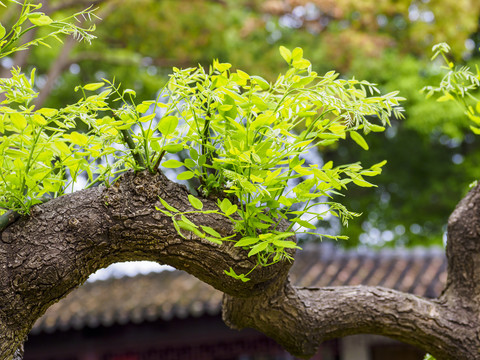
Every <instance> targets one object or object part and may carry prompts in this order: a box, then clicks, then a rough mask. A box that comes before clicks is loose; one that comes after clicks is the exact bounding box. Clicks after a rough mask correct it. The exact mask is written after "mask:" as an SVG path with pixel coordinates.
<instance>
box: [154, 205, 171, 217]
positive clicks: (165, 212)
mask: <svg viewBox="0 0 480 360" xmlns="http://www.w3.org/2000/svg"><path fill="white" fill-rule="evenodd" d="M155 210H157V211H160V212H161V213H162V214H165V215H167V216H173V214H172V213H171V212H170V211H167V210H163V209H160V208H159V207H158V206H155Z"/></svg>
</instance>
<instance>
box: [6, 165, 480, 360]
mask: <svg viewBox="0 0 480 360" xmlns="http://www.w3.org/2000/svg"><path fill="white" fill-rule="evenodd" d="M158 196H161V197H162V198H163V199H165V200H166V201H167V202H168V203H169V204H171V205H172V206H174V207H176V208H178V209H180V210H193V209H191V206H190V203H189V201H188V198H187V196H188V191H187V189H186V188H185V187H184V186H182V185H178V184H175V183H173V182H171V181H169V180H167V179H166V178H165V177H164V176H163V175H162V174H157V175H150V174H149V173H148V172H141V173H137V174H134V173H133V172H129V173H126V174H125V175H124V176H123V177H122V178H121V179H119V180H118V181H117V183H116V184H115V185H113V186H112V187H110V188H108V189H107V188H103V187H98V188H91V189H88V190H84V191H80V192H77V193H74V194H69V195H65V196H62V197H60V198H58V199H54V200H51V201H49V202H47V203H45V204H42V205H39V206H36V207H34V208H33V209H32V210H31V213H30V215H29V216H24V217H22V218H20V219H19V220H18V221H17V222H15V223H14V224H12V225H11V226H9V227H8V228H7V229H5V230H4V231H3V232H2V236H1V241H0V269H1V271H0V303H1V306H0V333H1V334H2V336H1V337H0V354H1V355H0V359H17V358H19V356H20V357H21V355H20V353H21V351H20V347H21V345H22V344H23V341H24V340H25V338H26V335H27V334H28V332H29V331H30V329H31V328H32V326H33V324H34V322H35V321H36V320H37V319H38V318H39V317H40V316H42V314H43V313H44V312H45V310H46V309H47V308H48V307H49V306H50V305H52V304H53V303H55V302H57V301H58V300H60V299H61V298H63V297H64V296H65V295H67V294H68V293H69V292H70V291H71V290H73V289H75V288H76V287H78V286H80V285H81V284H82V283H83V282H84V281H85V280H86V279H87V278H88V276H89V275H90V274H92V273H93V272H95V271H96V270H98V269H100V268H103V267H106V266H108V265H110V264H112V263H114V262H119V261H127V260H152V261H156V262H159V263H162V264H169V265H172V266H174V267H176V268H177V269H182V270H185V271H187V272H189V273H190V274H192V275H194V276H196V277H197V278H199V279H200V280H202V281H204V282H207V283H209V284H211V285H212V286H213V287H215V288H216V289H218V290H220V291H222V292H224V293H225V297H224V307H223V317H224V320H225V322H226V323H227V324H228V325H230V326H231V327H234V328H244V327H252V328H255V329H258V330H259V331H262V332H263V333H265V334H266V335H268V336H270V337H272V338H273V339H275V340H276V341H277V342H278V343H279V344H280V345H282V346H283V347H284V348H285V349H287V350H288V351H289V352H291V353H292V354H294V355H296V356H298V357H303V358H308V357H310V356H312V355H313V354H314V353H315V352H316V351H317V348H318V346H319V344H320V343H321V342H322V341H325V340H327V339H331V338H334V337H341V336H346V335H352V334H360V333H371V334H381V335H386V336H389V337H392V338H395V339H399V340H401V341H404V342H407V343H410V344H413V345H415V346H418V347H420V348H423V349H424V350H426V351H428V352H430V353H431V354H433V355H434V356H436V357H437V359H438V360H440V359H469V360H470V359H480V353H479V349H480V335H479V332H478V330H477V329H480V327H479V325H480V324H479V316H478V315H479V314H478V285H477V284H479V282H478V280H479V279H478V277H479V276H480V275H478V274H477V272H478V271H479V270H477V269H480V267H479V266H476V265H477V264H478V261H480V260H479V259H480V258H479V256H480V255H479V254H480V252H479V247H480V245H479V244H480V241H479V240H480V239H478V236H479V235H478V234H479V231H480V226H479V225H480V217H479V211H478V210H479V206H480V189H479V188H478V187H477V188H475V189H473V190H472V191H471V192H470V193H469V195H467V197H466V198H465V199H464V200H463V201H462V202H461V203H460V204H459V205H458V207H457V209H456V210H455V212H454V213H453V215H452V217H451V218H450V221H449V238H448V242H449V244H448V247H447V257H448V261H449V265H448V271H449V274H448V282H447V288H446V291H445V292H444V293H443V295H442V296H441V297H440V298H439V299H437V300H427V299H424V298H420V297H417V296H414V295H410V294H405V293H401V292H398V291H394V290H390V289H385V288H381V287H364V286H355V287H338V288H334V287H333V288H332V287H329V288H316V289H307V288H296V287H294V286H292V285H291V283H290V281H289V279H288V271H289V269H290V267H291V264H290V263H288V262H282V263H278V264H276V265H274V266H270V267H266V268H257V269H256V270H255V271H253V272H252V274H250V277H251V281H249V282H246V283H243V282H241V281H238V280H235V279H233V278H231V277H229V276H227V275H225V273H224V270H228V269H229V268H230V267H232V268H233V269H234V270H235V272H237V273H246V272H248V271H249V270H250V269H251V268H252V267H253V266H255V261H254V259H250V258H248V257H247V251H245V250H243V249H241V248H236V247H234V246H232V244H231V243H229V242H225V243H224V244H223V245H217V244H214V243H211V242H209V241H207V240H204V239H199V238H197V237H195V236H194V235H190V236H189V237H188V238H187V239H183V238H181V237H179V236H178V234H177V232H176V231H175V229H174V227H173V225H172V222H171V219H170V218H169V217H168V216H165V215H163V214H162V213H161V212H159V211H157V210H156V209H155V206H158V207H161V204H160V202H159V201H158ZM202 201H203V203H204V209H205V210H208V209H216V208H217V206H216V204H215V202H214V201H212V200H207V199H203V200H202ZM191 220H192V221H193V222H195V223H196V224H198V225H206V226H210V227H212V228H214V229H216V230H217V231H219V232H220V233H221V234H222V235H230V234H232V233H233V229H232V225H231V224H230V223H229V222H228V221H226V220H225V218H223V217H221V216H218V215H215V214H201V215H200V214H199V215H196V216H192V217H191ZM159 291H161V290H159ZM17 349H18V351H17Z"/></svg>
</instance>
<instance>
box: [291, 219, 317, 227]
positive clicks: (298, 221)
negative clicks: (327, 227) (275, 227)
mask: <svg viewBox="0 0 480 360" xmlns="http://www.w3.org/2000/svg"><path fill="white" fill-rule="evenodd" d="M292 221H293V222H296V223H297V224H298V225H300V226H303V227H305V228H307V229H312V230H315V229H316V227H315V225H312V224H310V223H309V222H308V221H305V220H302V219H300V218H295V219H293V220H292Z"/></svg>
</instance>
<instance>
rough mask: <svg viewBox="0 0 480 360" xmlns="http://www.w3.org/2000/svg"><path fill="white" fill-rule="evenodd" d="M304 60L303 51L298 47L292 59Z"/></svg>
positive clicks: (294, 50) (293, 52)
mask: <svg viewBox="0 0 480 360" xmlns="http://www.w3.org/2000/svg"><path fill="white" fill-rule="evenodd" d="M302 58H303V49H302V48H299V47H296V48H295V49H293V51H292V59H293V60H295V61H298V60H301V59H302Z"/></svg>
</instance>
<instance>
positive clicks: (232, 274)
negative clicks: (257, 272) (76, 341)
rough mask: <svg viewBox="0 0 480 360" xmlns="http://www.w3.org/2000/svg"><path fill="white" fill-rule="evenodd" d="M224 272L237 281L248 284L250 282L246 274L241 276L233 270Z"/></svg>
mask: <svg viewBox="0 0 480 360" xmlns="http://www.w3.org/2000/svg"><path fill="white" fill-rule="evenodd" d="M223 272H224V273H225V274H227V275H228V276H231V277H233V278H234V279H237V280H242V281H243V282H247V281H249V280H250V279H249V278H247V277H246V276H245V274H241V275H237V274H235V271H233V269H232V268H230V270H229V271H227V270H223Z"/></svg>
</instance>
